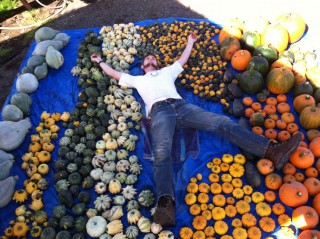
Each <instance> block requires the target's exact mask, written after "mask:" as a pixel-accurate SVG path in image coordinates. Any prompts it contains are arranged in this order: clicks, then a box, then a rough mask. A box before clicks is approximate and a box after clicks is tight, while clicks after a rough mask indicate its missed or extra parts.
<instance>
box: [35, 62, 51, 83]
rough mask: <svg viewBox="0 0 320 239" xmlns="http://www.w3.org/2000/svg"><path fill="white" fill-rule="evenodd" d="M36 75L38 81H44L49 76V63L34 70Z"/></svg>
mask: <svg viewBox="0 0 320 239" xmlns="http://www.w3.org/2000/svg"><path fill="white" fill-rule="evenodd" d="M33 73H34V75H35V76H36V77H37V79H38V80H42V79H43V78H45V77H46V76H47V75H48V66H47V63H45V62H43V64H42V65H40V66H37V67H36V68H35V69H34V72H33Z"/></svg>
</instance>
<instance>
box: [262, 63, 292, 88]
mask: <svg viewBox="0 0 320 239" xmlns="http://www.w3.org/2000/svg"><path fill="white" fill-rule="evenodd" d="M293 85H294V75H293V73H292V71H291V70H289V69H288V68H286V67H279V68H274V69H272V70H271V71H269V73H268V75H267V79H266V86H267V88H268V90H269V91H270V92H271V93H274V94H286V93H288V92H289V91H290V90H291V88H292V87H293Z"/></svg>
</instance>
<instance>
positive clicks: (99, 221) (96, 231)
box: [86, 216, 107, 237]
mask: <svg viewBox="0 0 320 239" xmlns="http://www.w3.org/2000/svg"><path fill="white" fill-rule="evenodd" d="M106 226H107V221H106V219H104V218H103V217H101V216H94V217H91V218H89V220H88V222H87V225H86V229H87V233H88V235H89V236H91V237H99V236H101V235H102V234H103V233H104V232H105V231H106Z"/></svg>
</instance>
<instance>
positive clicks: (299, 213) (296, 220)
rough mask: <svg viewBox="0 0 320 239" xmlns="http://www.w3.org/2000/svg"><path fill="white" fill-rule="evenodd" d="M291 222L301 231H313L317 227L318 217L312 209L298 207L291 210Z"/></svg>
mask: <svg viewBox="0 0 320 239" xmlns="http://www.w3.org/2000/svg"><path fill="white" fill-rule="evenodd" d="M292 222H293V224H294V225H295V226H296V227H297V228H299V229H301V230H306V229H313V228H315V227H316V226H317V225H318V222H319V216H318V214H317V212H316V210H314V209H313V208H312V207H309V206H300V207H297V208H296V209H294V210H293V212H292Z"/></svg>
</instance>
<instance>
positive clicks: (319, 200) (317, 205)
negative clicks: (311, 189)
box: [312, 193, 320, 216]
mask: <svg viewBox="0 0 320 239" xmlns="http://www.w3.org/2000/svg"><path fill="white" fill-rule="evenodd" d="M312 207H313V208H314V209H315V210H316V211H317V213H318V215H319V216H320V193H318V194H317V195H316V196H315V197H314V198H313V200H312Z"/></svg>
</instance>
